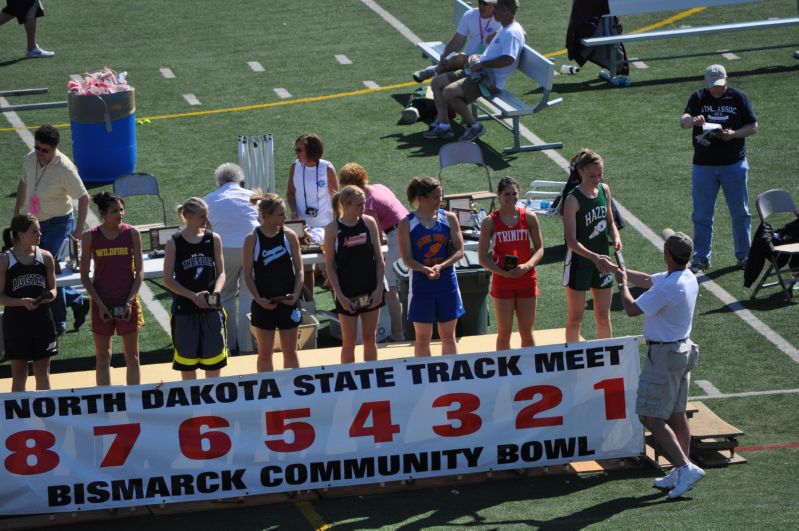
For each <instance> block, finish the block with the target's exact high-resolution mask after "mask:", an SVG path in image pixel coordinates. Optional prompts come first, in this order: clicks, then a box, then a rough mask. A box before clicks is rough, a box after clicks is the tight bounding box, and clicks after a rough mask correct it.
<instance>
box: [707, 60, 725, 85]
mask: <svg viewBox="0 0 799 531" xmlns="http://www.w3.org/2000/svg"><path fill="white" fill-rule="evenodd" d="M705 83H707V88H710V87H723V86H724V85H726V84H727V70H726V69H725V68H724V66H723V65H710V66H709V67H707V68H706V69H705Z"/></svg>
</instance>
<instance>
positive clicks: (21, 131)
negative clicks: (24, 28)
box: [0, 98, 170, 334]
mask: <svg viewBox="0 0 799 531" xmlns="http://www.w3.org/2000/svg"><path fill="white" fill-rule="evenodd" d="M7 105H8V101H6V99H5V98H0V107H5V106H7ZM2 114H4V115H5V117H6V119H7V120H8V123H10V124H11V127H13V128H15V129H16V130H17V134H18V135H19V137H20V139H22V142H23V143H24V144H25V145H26V146H27V147H28V149H33V133H31V132H30V130H28V128H26V127H25V123H24V122H23V121H22V120H21V119H20V117H19V115H18V114H17V113H15V112H13V111H11V112H5V113H2ZM86 222H87V223H88V224H89V226H91V227H93V226H95V225H99V224H100V220H99V219H98V218H97V216H96V215H95V214H94V212H92V210H91V209H89V212H88V214H87V215H86ZM139 298H140V299H141V301H142V303H143V304H144V305H145V306H147V309H148V310H150V313H151V314H153V317H155V320H156V322H158V325H159V326H160V327H161V328H162V329H163V330H164V332H166V333H167V334H169V333H170V332H169V314H168V313H167V312H166V310H165V309H164V307H163V306H161V303H160V302H158V301H157V300H156V299H155V295H154V294H153V292H152V290H150V287H149V286H148V285H147V284H142V285H141V288H140V289H139Z"/></svg>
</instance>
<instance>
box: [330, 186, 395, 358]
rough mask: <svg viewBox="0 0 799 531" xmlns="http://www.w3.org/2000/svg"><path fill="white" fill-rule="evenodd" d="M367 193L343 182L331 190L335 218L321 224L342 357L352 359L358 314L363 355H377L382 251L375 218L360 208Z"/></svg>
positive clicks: (382, 290)
mask: <svg viewBox="0 0 799 531" xmlns="http://www.w3.org/2000/svg"><path fill="white" fill-rule="evenodd" d="M365 203H366V196H365V195H364V193H363V190H361V189H360V188H358V187H356V186H352V185H349V186H345V187H344V188H342V189H341V191H340V192H338V193H337V194H336V195H334V196H333V211H334V212H335V214H336V218H337V219H336V220H334V221H333V222H332V223H330V224H329V225H328V226H327V227H325V241H324V251H325V265H326V266H327V278H328V280H329V281H330V285H331V286H332V288H333V294H334V297H335V301H336V311H337V312H338V317H339V323H340V324H341V342H342V345H341V363H352V362H354V361H355V344H356V343H357V341H358V317H359V316H360V320H361V338H362V339H363V359H364V360H365V361H371V360H376V359H377V324H378V322H379V321H380V307H381V306H383V305H384V304H385V302H384V300H383V292H384V285H383V270H384V267H385V265H384V263H383V251H382V249H381V246H380V232H379V230H378V228H377V222H376V221H375V220H374V218H372V217H371V216H365V215H364V214H363V209H364V204H365Z"/></svg>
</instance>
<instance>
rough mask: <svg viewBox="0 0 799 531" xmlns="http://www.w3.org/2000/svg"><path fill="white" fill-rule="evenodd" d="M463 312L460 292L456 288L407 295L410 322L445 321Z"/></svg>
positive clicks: (464, 311) (453, 318) (455, 317)
mask: <svg viewBox="0 0 799 531" xmlns="http://www.w3.org/2000/svg"><path fill="white" fill-rule="evenodd" d="M465 313H466V310H465V309H464V308H463V301H462V300H461V292H460V291H459V290H458V289H457V288H455V289H454V290H452V291H449V292H446V293H439V294H434V295H428V294H423V295H421V294H418V293H413V294H411V295H409V300H408V321H410V322H412V323H447V322H449V321H452V320H455V319H457V318H458V317H460V316H461V315H463V314H465Z"/></svg>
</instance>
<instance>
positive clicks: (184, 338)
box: [164, 197, 228, 380]
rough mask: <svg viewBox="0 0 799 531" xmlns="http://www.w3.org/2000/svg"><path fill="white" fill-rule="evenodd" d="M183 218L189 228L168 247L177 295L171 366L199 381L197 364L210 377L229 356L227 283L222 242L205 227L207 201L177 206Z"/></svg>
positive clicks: (170, 282)
mask: <svg viewBox="0 0 799 531" xmlns="http://www.w3.org/2000/svg"><path fill="white" fill-rule="evenodd" d="M178 218H180V220H181V221H183V222H185V223H186V226H185V227H183V229H182V230H181V231H180V232H178V233H177V234H175V235H174V236H173V237H172V238H170V239H169V241H167V244H166V247H165V249H164V285H165V286H166V287H167V289H169V290H170V291H171V292H172V293H173V294H174V298H173V301H172V319H171V326H172V345H173V347H174V361H173V364H172V367H173V368H174V369H175V370H178V371H181V373H182V374H181V376H182V378H183V379H184V380H195V379H196V378H197V374H196V370H197V369H198V368H200V369H205V375H206V377H214V376H219V375H220V372H221V369H222V367H224V366H225V365H227V357H228V352H227V341H226V338H225V316H224V312H223V311H221V310H220V308H219V304H218V301H219V291H220V290H221V289H222V285H223V284H224V283H225V263H224V260H223V259H222V240H221V239H220V238H219V235H218V234H214V233H213V232H211V231H210V230H208V229H206V227H207V226H208V205H206V204H205V201H203V200H202V199H200V198H199V197H190V198H189V199H187V200H186V202H185V203H183V204H182V205H181V206H180V207H178ZM214 299H216V300H214ZM209 303H210V304H209ZM214 303H215V304H214Z"/></svg>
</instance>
